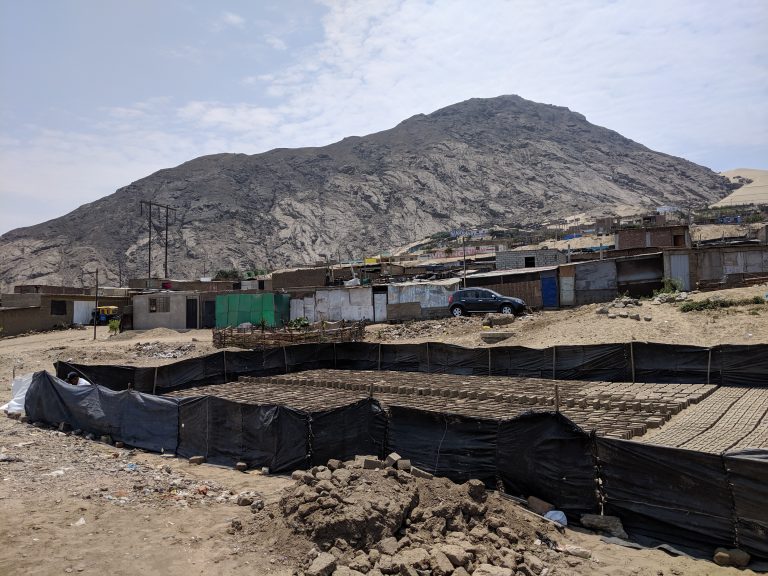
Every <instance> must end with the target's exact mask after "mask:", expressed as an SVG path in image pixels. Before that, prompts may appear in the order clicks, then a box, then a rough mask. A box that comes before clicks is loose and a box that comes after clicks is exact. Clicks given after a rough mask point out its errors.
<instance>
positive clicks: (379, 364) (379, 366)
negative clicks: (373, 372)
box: [377, 343, 381, 372]
mask: <svg viewBox="0 0 768 576" xmlns="http://www.w3.org/2000/svg"><path fill="white" fill-rule="evenodd" d="M377 370H378V371H379V372H381V343H379V363H378V368H377Z"/></svg>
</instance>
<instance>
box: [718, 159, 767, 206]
mask: <svg viewBox="0 0 768 576" xmlns="http://www.w3.org/2000/svg"><path fill="white" fill-rule="evenodd" d="M720 174H722V175H723V176H726V177H727V178H728V179H729V180H731V182H738V181H739V177H741V178H749V179H750V180H752V182H750V183H749V184H745V185H744V186H742V187H741V188H739V189H738V190H734V191H733V192H732V193H731V194H729V195H728V196H726V197H725V198H723V199H722V200H719V201H718V202H715V203H714V204H712V205H711V206H710V208H717V207H722V206H734V205H737V204H768V170H756V169H754V168H736V169H735V170H728V171H726V172H721V173H720Z"/></svg>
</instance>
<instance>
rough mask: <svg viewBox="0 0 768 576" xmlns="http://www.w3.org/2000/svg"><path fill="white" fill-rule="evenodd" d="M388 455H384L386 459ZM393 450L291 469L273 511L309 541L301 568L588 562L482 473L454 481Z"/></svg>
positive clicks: (476, 574)
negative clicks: (490, 488) (491, 488)
mask: <svg viewBox="0 0 768 576" xmlns="http://www.w3.org/2000/svg"><path fill="white" fill-rule="evenodd" d="M387 464H389V465H387ZM427 476H429V475H428V474H426V473H424V472H422V471H421V470H418V469H416V468H412V467H411V466H410V463H409V462H408V461H404V460H401V459H399V457H397V455H391V456H390V458H388V460H387V461H386V462H382V461H379V460H377V459H376V458H373V457H358V458H356V459H355V460H351V461H347V462H339V461H330V462H329V463H328V466H316V467H314V468H312V469H311V470H309V471H306V472H305V471H297V472H295V473H294V474H293V479H294V480H295V483H294V484H293V485H292V486H290V487H288V488H287V489H286V491H285V493H284V495H283V497H282V498H281V500H280V503H279V509H280V513H281V514H282V516H283V517H284V519H285V522H286V524H287V525H288V526H289V527H290V529H291V530H292V531H293V532H294V534H297V535H302V536H305V537H307V538H309V539H310V540H312V542H314V544H315V545H316V547H315V548H313V549H312V550H310V552H309V555H308V557H307V558H306V561H305V565H304V572H303V574H305V575H306V576H332V575H335V576H359V575H361V574H367V575H368V576H381V575H384V574H399V575H407V576H418V575H422V574H435V575H443V576H448V575H452V576H467V575H469V574H472V575H473V576H513V575H517V574H524V575H526V576H533V575H536V576H546V575H547V574H554V573H555V572H554V570H555V567H556V566H561V567H563V568H567V569H569V570H573V568H575V567H577V566H581V565H584V566H585V568H587V569H588V568H589V559H590V558H591V556H592V555H591V553H590V551H588V550H585V549H584V548H580V547H577V546H572V545H571V546H569V545H567V543H566V542H565V541H564V540H563V545H562V546H561V545H560V544H558V540H561V539H562V536H561V534H560V533H559V528H560V527H559V526H557V525H555V524H554V523H551V522H547V521H546V520H544V519H543V518H540V517H538V516H536V515H534V514H533V513H530V512H526V511H524V510H522V509H521V508H520V507H519V505H518V504H516V503H514V502H512V501H510V500H508V499H506V498H504V497H503V496H501V495H499V494H496V493H488V492H486V489H485V486H484V484H483V483H482V482H480V481H479V480H470V481H468V482H466V483H464V484H454V483H452V482H451V481H450V480H447V479H444V478H434V479H428V480H427V479H425V478H422V477H427Z"/></svg>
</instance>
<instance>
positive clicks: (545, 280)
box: [541, 270, 558, 308]
mask: <svg viewBox="0 0 768 576" xmlns="http://www.w3.org/2000/svg"><path fill="white" fill-rule="evenodd" d="M545 274H546V276H545ZM541 302H542V305H543V306H544V308H557V307H558V289H557V271H556V270H552V271H551V272H545V273H542V274H541Z"/></svg>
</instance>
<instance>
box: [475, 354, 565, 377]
mask: <svg viewBox="0 0 768 576" xmlns="http://www.w3.org/2000/svg"><path fill="white" fill-rule="evenodd" d="M490 350H491V373H492V374H493V375H494V376H526V377H530V378H551V377H552V367H553V362H554V360H555V359H554V357H553V356H552V350H551V349H550V348H544V349H538V348H526V347H525V346H503V347H494V348H491V349H490Z"/></svg>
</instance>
